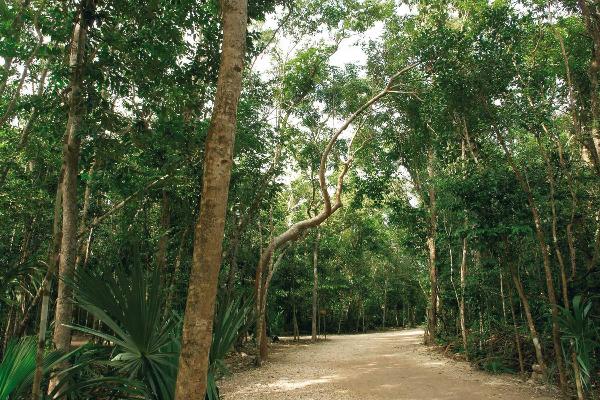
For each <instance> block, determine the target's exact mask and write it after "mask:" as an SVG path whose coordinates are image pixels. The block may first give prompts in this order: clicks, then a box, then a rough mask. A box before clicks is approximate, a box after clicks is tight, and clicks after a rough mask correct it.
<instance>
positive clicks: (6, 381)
mask: <svg viewBox="0 0 600 400" xmlns="http://www.w3.org/2000/svg"><path fill="white" fill-rule="evenodd" d="M36 350H37V342H36V339H35V338H34V337H29V336H28V337H23V338H20V339H18V340H12V341H11V342H10V343H9V344H8V345H7V346H6V351H5V352H4V357H3V359H2V364H0V399H14V398H17V397H18V396H19V395H20V394H22V393H23V392H25V391H27V390H28V389H29V388H30V386H31V384H32V381H33V374H34V372H35V355H36ZM67 356H69V355H67ZM65 357H66V356H64V355H63V354H62V353H61V352H58V351H51V352H49V353H47V354H46V355H45V356H44V360H43V371H44V373H47V372H48V371H49V370H50V368H52V367H53V366H54V365H56V364H57V363H59V362H60V361H62V360H63V359H64V358H65Z"/></svg>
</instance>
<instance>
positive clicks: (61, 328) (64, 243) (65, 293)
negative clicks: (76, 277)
mask: <svg viewBox="0 0 600 400" xmlns="http://www.w3.org/2000/svg"><path fill="white" fill-rule="evenodd" d="M92 7H93V3H92V2H91V1H90V0H83V1H82V2H81V3H80V5H79V8H80V9H79V16H78V19H77V21H76V22H75V26H74V28H73V37H72V40H71V52H70V57H69V66H70V68H71V77H70V85H69V86H70V90H71V92H70V95H69V115H68V120H67V129H66V133H65V140H64V144H63V165H64V177H63V183H62V238H61V245H60V262H59V267H58V268H59V269H58V273H59V278H60V279H59V281H58V296H57V299H56V310H55V316H54V325H55V326H54V337H53V341H54V346H55V347H56V348H57V349H58V350H62V351H68V350H69V349H70V347H71V328H69V327H68V326H67V325H68V324H70V323H71V318H72V313H73V303H72V299H71V297H72V293H71V292H72V290H71V288H70V287H69V285H67V284H66V280H69V279H71V278H72V277H73V272H74V270H75V262H76V259H77V216H78V212H77V173H78V164H79V146H80V142H81V138H80V133H81V132H80V131H81V125H82V120H83V115H84V112H85V108H84V96H83V93H82V91H83V87H82V86H83V79H84V78H83V74H84V63H85V60H84V54H85V46H86V39H87V28H88V25H87V24H88V21H87V20H86V19H85V16H86V15H87V13H88V12H89V10H90V9H91V8H92ZM57 383H58V382H57V381H56V380H52V381H51V384H50V388H49V390H52V389H53V388H54V387H55V386H56V384H57Z"/></svg>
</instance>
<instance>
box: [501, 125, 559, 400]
mask: <svg viewBox="0 0 600 400" xmlns="http://www.w3.org/2000/svg"><path fill="white" fill-rule="evenodd" d="M496 137H497V138H498V141H499V142H500V145H501V146H502V149H503V150H504V153H505V155H506V157H507V159H508V163H509V165H510V167H511V169H512V170H513V172H514V174H515V177H516V178H517V181H518V183H519V184H520V186H521V188H522V189H523V192H524V193H525V195H526V196H527V202H528V204H529V209H530V211H531V215H532V219H533V223H534V226H535V236H536V240H537V243H538V246H539V249H540V253H541V255H542V261H543V266H544V275H545V278H546V288H547V295H548V301H549V303H550V307H551V312H552V341H553V345H554V358H555V360H556V365H557V367H558V376H559V384H560V388H561V390H563V391H564V390H566V388H567V375H566V372H565V365H564V360H563V357H562V346H561V338H560V330H559V326H558V314H559V312H558V304H557V301H556V292H555V290H554V281H553V276H552V265H551V261H550V254H549V251H548V245H547V243H546V235H545V233H544V228H543V225H542V219H541V217H540V214H539V211H538V208H537V205H536V203H535V200H534V198H533V193H532V191H531V188H530V187H529V183H528V182H527V180H526V179H525V177H524V176H523V174H522V173H521V171H520V170H519V168H518V167H517V165H516V163H515V161H514V159H513V157H512V154H511V152H510V150H509V148H508V146H507V145H506V142H505V141H504V136H503V135H502V133H501V131H500V129H496Z"/></svg>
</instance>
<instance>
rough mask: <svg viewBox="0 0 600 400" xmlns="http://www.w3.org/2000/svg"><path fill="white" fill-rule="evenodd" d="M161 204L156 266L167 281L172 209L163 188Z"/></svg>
mask: <svg viewBox="0 0 600 400" xmlns="http://www.w3.org/2000/svg"><path fill="white" fill-rule="evenodd" d="M160 204H161V206H160V230H161V234H160V238H159V239H158V249H157V251H156V267H157V268H158V270H159V271H160V274H161V277H162V278H161V279H162V280H163V282H164V281H165V277H166V273H167V254H168V248H169V229H170V228H171V209H170V205H169V193H168V192H167V191H166V190H165V189H163V190H162V197H161V203H160Z"/></svg>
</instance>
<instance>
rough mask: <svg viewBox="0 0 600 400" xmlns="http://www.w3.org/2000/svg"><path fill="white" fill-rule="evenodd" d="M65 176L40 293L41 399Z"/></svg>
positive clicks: (36, 386) (37, 381) (36, 383)
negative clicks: (49, 305)
mask: <svg viewBox="0 0 600 400" xmlns="http://www.w3.org/2000/svg"><path fill="white" fill-rule="evenodd" d="M63 177H64V169H62V170H61V173H60V175H59V177H58V184H57V186H56V196H55V199H54V219H53V223H52V246H51V247H50V251H49V255H48V266H47V271H46V276H45V277H44V281H43V282H42V285H41V291H40V295H41V296H42V307H41V310H40V324H39V331H38V342H37V350H36V356H35V372H34V375H33V386H32V389H31V393H32V394H31V399H32V400H39V399H40V397H41V395H42V393H41V382H42V372H43V361H44V351H45V349H46V331H47V329H48V303H49V301H50V287H51V284H52V279H53V277H54V274H55V273H56V268H57V266H58V259H59V257H60V244H61V239H62V238H61V230H60V228H61V225H60V222H61V218H60V217H61V210H62V193H63V190H62V184H63Z"/></svg>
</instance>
